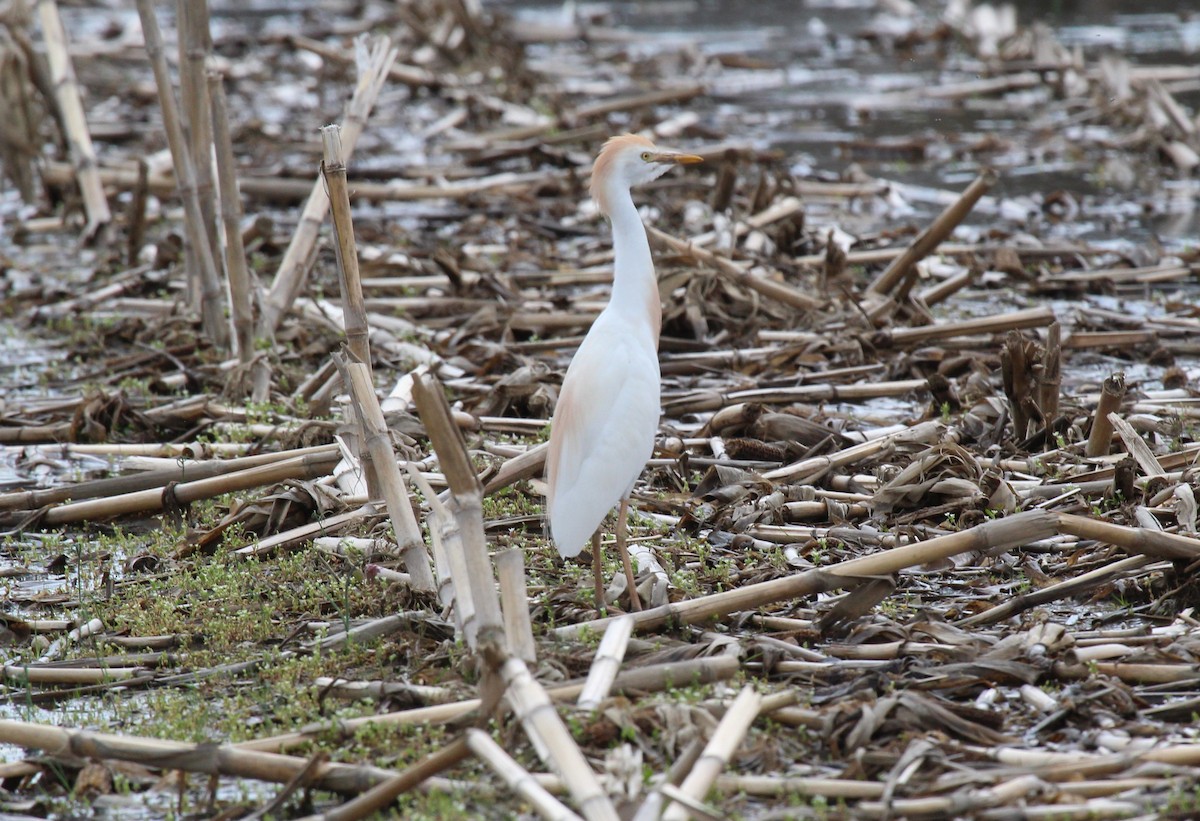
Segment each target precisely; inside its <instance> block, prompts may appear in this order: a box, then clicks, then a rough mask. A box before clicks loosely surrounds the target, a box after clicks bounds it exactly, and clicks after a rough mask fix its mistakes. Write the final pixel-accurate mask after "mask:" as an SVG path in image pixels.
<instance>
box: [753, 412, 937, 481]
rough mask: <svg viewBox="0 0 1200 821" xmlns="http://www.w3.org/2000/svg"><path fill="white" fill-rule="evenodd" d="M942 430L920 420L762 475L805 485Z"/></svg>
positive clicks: (934, 436)
mask: <svg viewBox="0 0 1200 821" xmlns="http://www.w3.org/2000/svg"><path fill="white" fill-rule="evenodd" d="M945 431H946V429H945V426H943V425H942V424H940V423H938V422H933V421H928V422H921V423H920V424H917V425H913V426H912V427H911V428H905V429H904V430H900V431H897V432H896V433H891V434H888V435H886V436H880V437H878V438H876V439H871V440H868V441H866V442H863V443H861V444H858V445H851V446H850V447H848V448H843V449H842V450H840V451H837V452H836V453H831V454H829V455H827V456H813V457H810V458H808V459H802V460H801V461H799V462H793V463H792V464H790V465H785V466H784V467H781V468H777V469H775V470H769V471H767V472H766V473H764V474H763V477H764V478H766V479H770V480H771V481H774V482H778V481H780V480H782V479H787V480H789V481H791V482H794V483H796V484H805V483H807V482H809V481H811V480H812V479H813V478H815V477H816V476H817V475H820V474H822V473H825V472H826V471H829V470H835V469H837V468H841V467H845V466H846V465H852V464H854V463H855V462H858V461H860V460H862V459H866V458H868V457H870V456H874V455H875V454H877V453H879V452H880V451H883V450H885V449H887V448H888V447H891V446H892V445H895V444H900V443H918V442H919V443H928V442H935V441H938V440H939V439H942V438H943V437H944V436H945V435H946V433H945Z"/></svg>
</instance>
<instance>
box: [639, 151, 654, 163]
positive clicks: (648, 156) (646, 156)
mask: <svg viewBox="0 0 1200 821" xmlns="http://www.w3.org/2000/svg"><path fill="white" fill-rule="evenodd" d="M653 156H654V155H653V154H651V153H650V152H649V151H643V152H642V160H643V161H645V162H650V160H651V158H652V157H653Z"/></svg>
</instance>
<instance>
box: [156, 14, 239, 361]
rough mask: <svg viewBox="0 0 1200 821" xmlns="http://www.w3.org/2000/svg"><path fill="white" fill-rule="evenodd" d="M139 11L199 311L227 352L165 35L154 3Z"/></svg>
mask: <svg viewBox="0 0 1200 821" xmlns="http://www.w3.org/2000/svg"><path fill="white" fill-rule="evenodd" d="M137 8H138V16H139V17H140V18H141V21H142V33H143V36H144V37H145V39H146V54H147V55H148V56H149V57H150V65H151V67H152V68H153V69H154V81H155V84H156V85H157V86H158V98H159V102H160V105H161V107H162V116H163V128H164V130H165V131H166V133H167V145H168V146H169V147H170V149H171V161H172V163H173V164H174V166H175V174H176V177H177V178H178V185H179V193H180V196H181V197H182V198H183V210H184V214H185V217H186V223H185V224H186V227H187V233H188V235H189V236H190V237H191V241H192V247H193V248H194V250H195V257H196V263H197V265H198V266H199V270H198V271H195V272H193V276H194V277H195V281H197V282H198V283H199V284H200V288H199V291H200V305H199V306H198V307H199V309H200V316H201V318H202V320H203V323H204V332H205V334H206V335H207V336H208V338H209V341H210V342H212V344H213V345H215V346H216V347H217V348H225V347H227V345H228V341H229V333H228V328H227V327H226V325H225V316H224V313H225V312H224V310H223V309H222V302H223V298H222V289H221V281H220V277H218V275H217V264H216V261H215V260H214V259H213V255H212V248H211V246H210V245H209V244H208V239H207V236H208V235H207V232H206V231H205V228H204V212H203V210H202V209H201V207H200V196H199V194H198V193H197V191H196V175H195V172H194V170H193V168H192V158H191V155H190V154H189V153H188V149H187V140H186V139H185V137H184V133H183V124H182V123H181V122H180V119H179V109H178V107H177V105H176V103H175V92H174V91H173V90H172V88H171V74H170V70H169V69H168V68H167V58H166V54H165V53H164V50H163V41H162V32H161V31H159V28H158V18H157V16H156V15H155V10H154V0H137Z"/></svg>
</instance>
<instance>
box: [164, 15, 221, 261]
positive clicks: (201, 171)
mask: <svg viewBox="0 0 1200 821" xmlns="http://www.w3.org/2000/svg"><path fill="white" fill-rule="evenodd" d="M175 20H176V22H177V24H178V26H179V97H180V101H181V103H182V108H183V118H184V123H183V126H184V134H185V135H186V137H187V142H188V152H189V154H190V155H191V158H192V173H193V174H195V183H196V196H197V197H198V198H199V200H200V214H201V219H202V220H203V226H202V227H203V230H202V231H201V232H200V233H199V234H198V235H197V236H196V237H195V241H197V242H199V241H200V239H201V238H202V237H203V239H204V240H205V241H207V242H208V251H209V255H210V256H211V257H212V258H213V260H219V259H220V257H221V246H220V243H219V242H218V241H217V203H216V195H217V191H216V188H215V186H214V185H213V168H212V165H213V161H212V158H213V121H212V105H211V101H210V99H209V96H208V82H207V80H206V79H205V77H204V72H205V68H206V66H207V63H208V59H209V57H210V55H211V54H212V34H211V33H210V31H209V18H208V0H175ZM219 267H220V266H219V265H218V269H219Z"/></svg>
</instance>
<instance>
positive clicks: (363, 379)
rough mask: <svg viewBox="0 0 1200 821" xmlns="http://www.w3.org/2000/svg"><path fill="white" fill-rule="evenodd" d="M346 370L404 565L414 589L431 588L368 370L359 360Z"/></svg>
mask: <svg viewBox="0 0 1200 821" xmlns="http://www.w3.org/2000/svg"><path fill="white" fill-rule="evenodd" d="M346 373H347V374H348V377H349V383H350V384H349V387H350V391H351V393H352V394H353V396H354V403H355V408H357V409H358V410H359V411H360V412H361V413H362V420H361V422H362V429H363V436H364V439H365V441H364V445H365V446H366V449H367V451H368V452H369V453H370V454H371V463H372V465H373V466H374V470H375V476H376V479H377V481H378V484H379V488H380V492H381V493H382V495H383V498H384V501H385V502H386V504H387V509H388V515H389V516H390V517H391V520H392V528H393V530H394V531H395V533H396V543H397V546H398V547H399V549H400V555H401V557H402V558H403V559H404V567H405V569H406V570H407V571H408V572H409V573H410V574H411V575H412V580H413V587H414V588H415V589H417V590H428V591H433V590H434V589H435V588H436V584H435V583H434V580H433V570H432V568H431V567H430V566H429V553H428V552H427V551H426V550H425V541H424V540H423V539H422V538H421V528H420V526H419V525H418V524H417V518H416V515H415V514H414V513H413V509H412V503H411V501H410V500H409V498H408V491H407V490H406V488H405V486H404V479H402V478H401V476H400V468H399V466H398V465H397V463H396V453H395V451H394V450H393V449H392V438H391V436H390V435H389V433H388V429H387V423H386V422H385V421H384V419H383V411H382V410H380V408H379V399H378V397H376V396H375V391H374V389H373V388H372V386H371V376H370V372H369V371H368V370H367V367H366V365H364V364H363V363H361V362H348V363H346Z"/></svg>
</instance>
